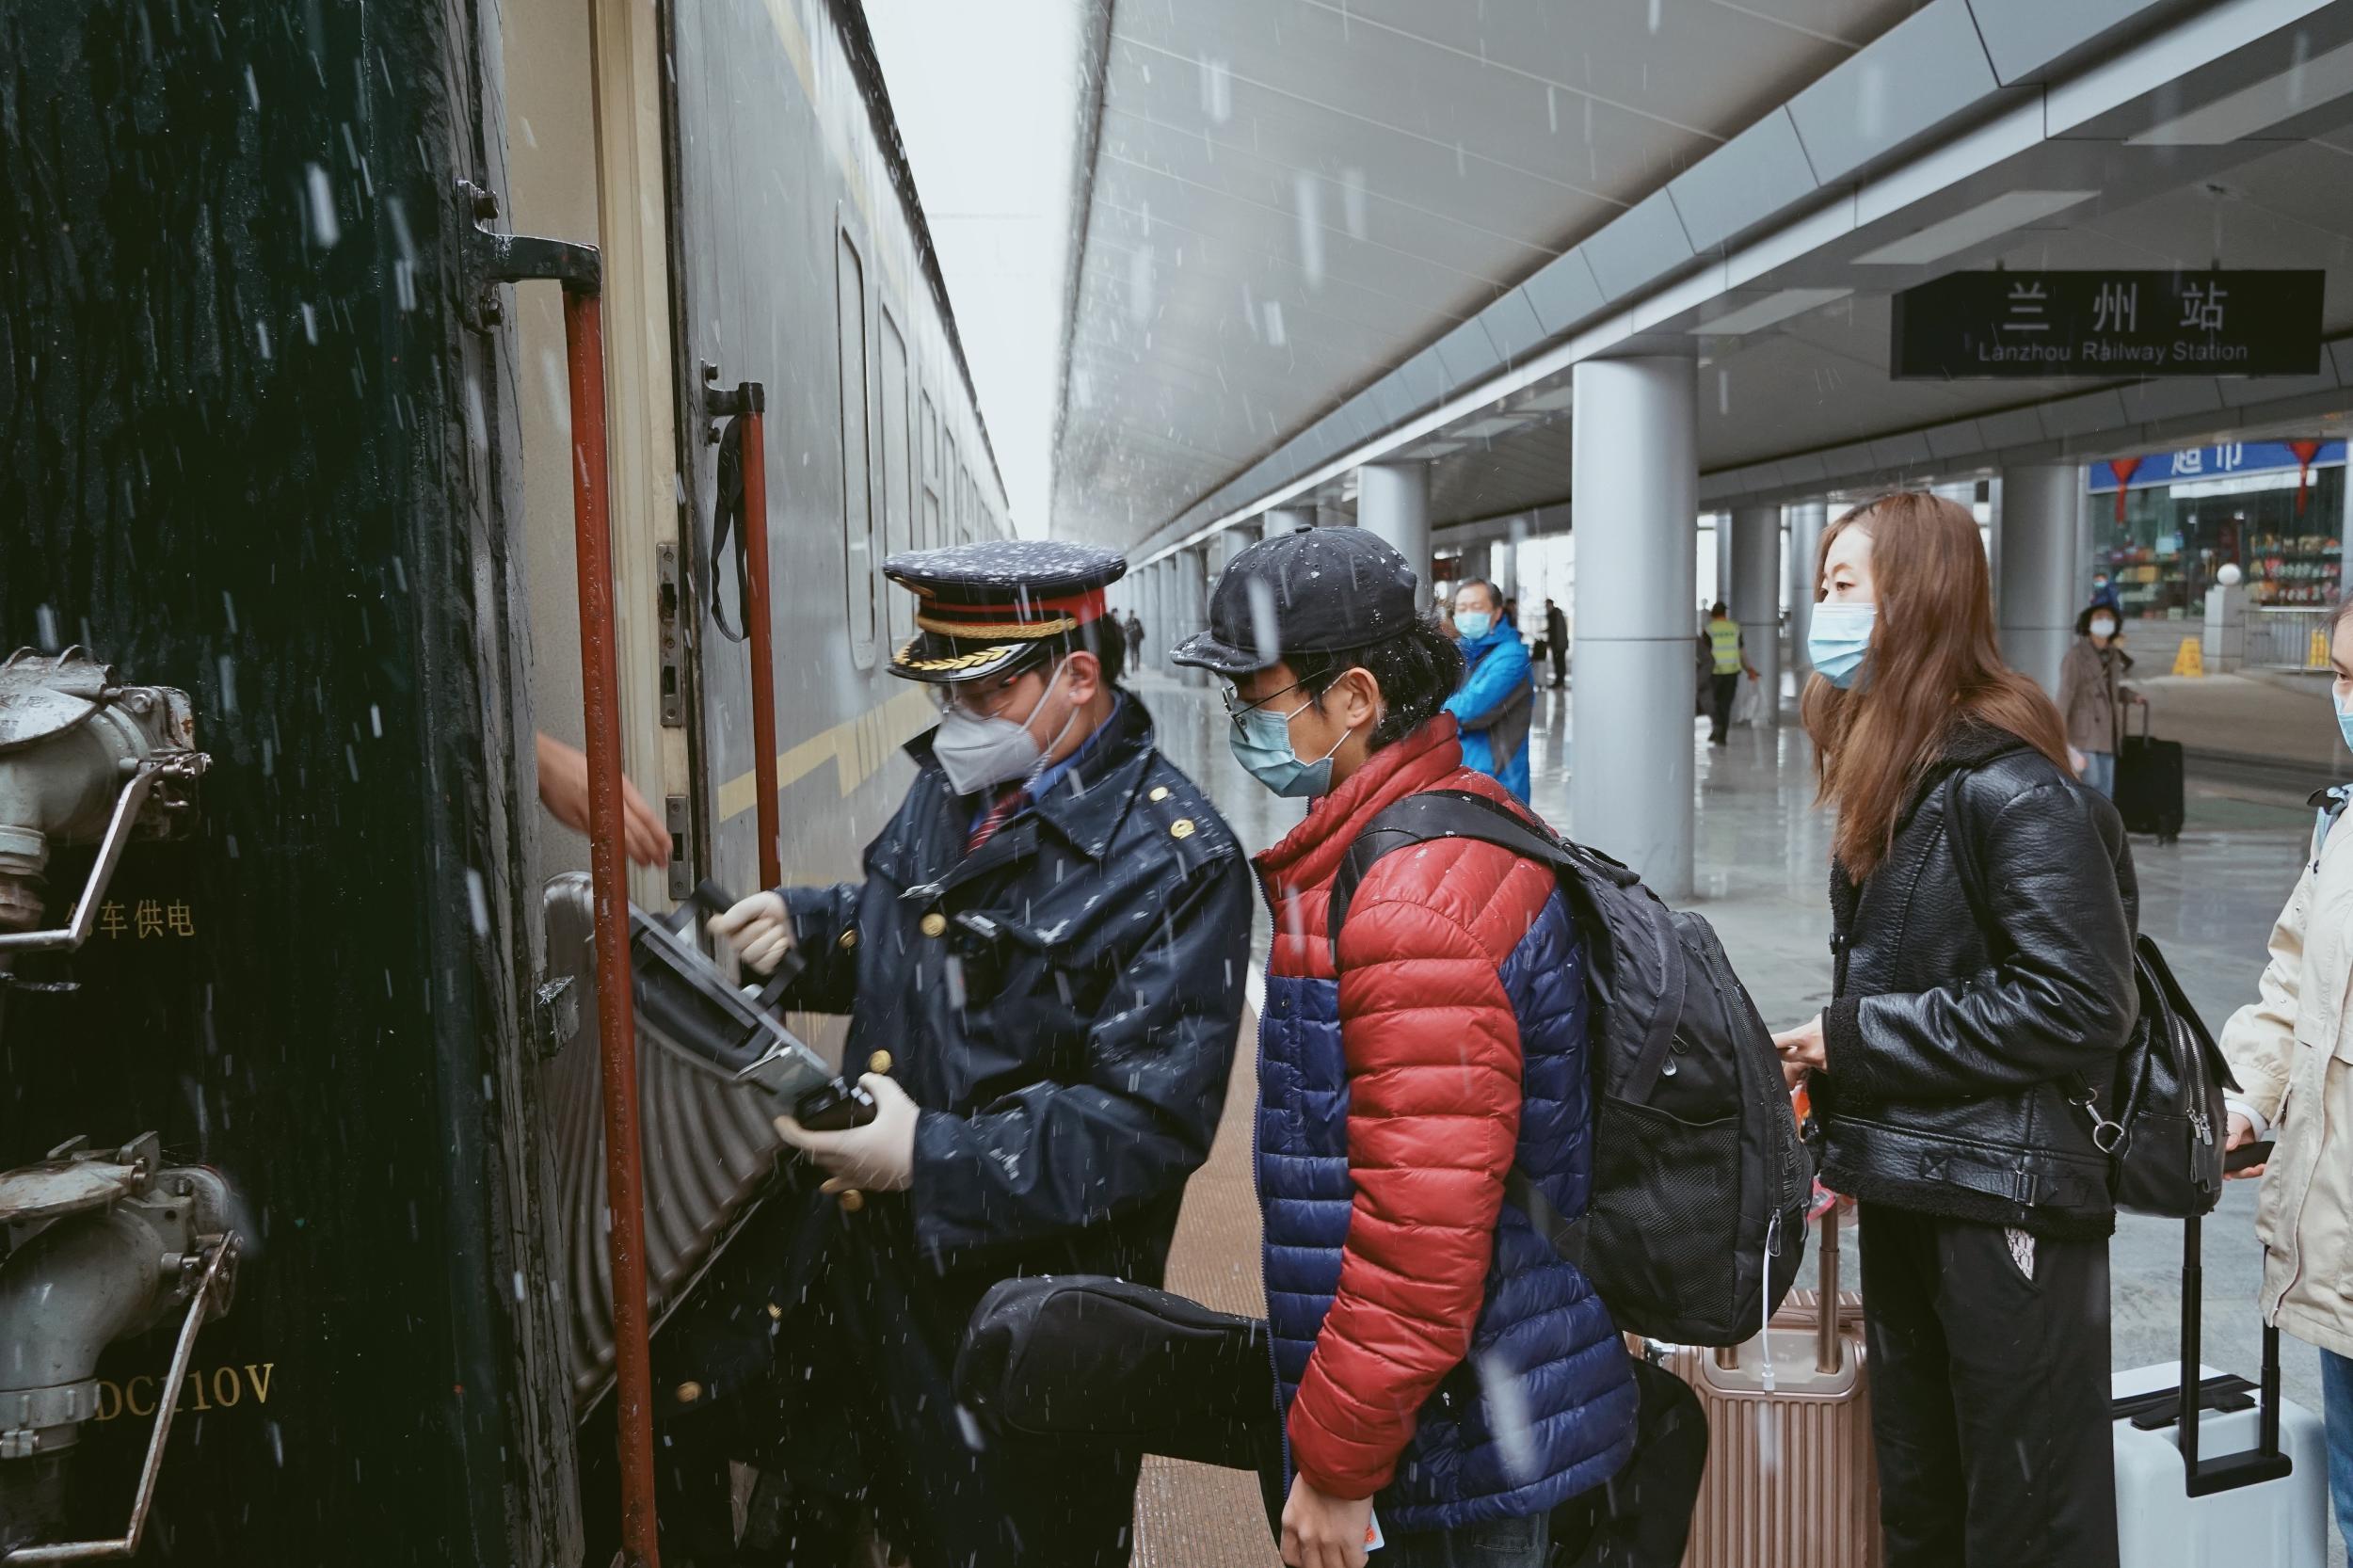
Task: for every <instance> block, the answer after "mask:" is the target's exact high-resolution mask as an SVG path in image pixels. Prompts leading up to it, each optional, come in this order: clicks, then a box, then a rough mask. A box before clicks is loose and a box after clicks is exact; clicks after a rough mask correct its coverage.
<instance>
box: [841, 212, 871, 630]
mask: <svg viewBox="0 0 2353 1568" xmlns="http://www.w3.org/2000/svg"><path fill="white" fill-rule="evenodd" d="M836 261H837V263H838V266H837V268H836V277H835V282H834V293H835V304H836V307H837V313H838V317H839V323H840V340H841V536H842V543H843V549H842V560H841V585H842V593H843V597H844V599H845V600H846V604H847V608H848V610H849V618H850V657H851V659H852V661H853V662H855V663H856V664H857V665H858V666H859V667H860V668H861V669H863V668H865V667H867V666H869V665H871V664H873V662H874V511H873V497H872V491H871V487H870V482H869V481H870V477H871V471H870V468H869V462H870V459H869V456H868V453H867V444H866V406H867V391H866V268H865V266H864V264H861V263H860V262H859V261H858V256H857V248H856V246H854V245H852V244H851V243H850V236H849V235H848V234H846V233H844V234H841V235H840V246H839V252H838V255H837V257H836Z"/></svg>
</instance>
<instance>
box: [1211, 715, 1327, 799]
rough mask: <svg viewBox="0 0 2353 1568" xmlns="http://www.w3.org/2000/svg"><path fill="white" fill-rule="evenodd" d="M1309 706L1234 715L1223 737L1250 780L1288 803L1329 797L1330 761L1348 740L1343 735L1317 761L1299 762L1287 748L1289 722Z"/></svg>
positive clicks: (1294, 751) (1289, 734)
mask: <svg viewBox="0 0 2353 1568" xmlns="http://www.w3.org/2000/svg"><path fill="white" fill-rule="evenodd" d="M1309 706H1310V704H1309V703H1306V702H1303V703H1301V704H1300V705H1299V706H1298V707H1296V708H1294V709H1292V710H1291V711H1290V712H1288V713H1271V712H1267V710H1265V709H1263V708H1246V709H1244V710H1243V711H1242V712H1239V713H1236V714H1235V715H1234V722H1233V727H1232V728H1230V729H1229V730H1227V732H1226V736H1225V740H1226V744H1229V745H1231V746H1232V747H1233V748H1234V760H1235V761H1237V762H1240V763H1241V765H1242V768H1243V769H1244V771H1246V772H1247V773H1248V774H1249V775H1250V776H1251V777H1253V778H1255V779H1257V781H1258V782H1259V783H1261V784H1263V785H1265V786H1266V787H1267V788H1268V789H1270V790H1272V791H1273V792H1275V793H1276V794H1278V795H1282V796H1284V797H1285V798H1287V799H1290V800H1306V799H1311V798H1313V797H1314V796H1317V795H1324V794H1330V793H1331V792H1332V759H1333V758H1334V757H1335V756H1336V755H1337V754H1338V752H1339V749H1340V747H1341V746H1342V745H1345V744H1348V737H1347V736H1346V735H1345V734H1343V735H1342V736H1341V737H1340V738H1339V740H1338V741H1337V742H1336V743H1335V744H1333V747H1332V749H1331V750H1330V751H1327V752H1325V753H1324V754H1323V755H1322V756H1321V757H1319V758H1317V759H1316V760H1314V761H1312V762H1303V761H1301V760H1299V753H1298V752H1297V751H1296V750H1295V749H1293V747H1292V745H1291V720H1293V719H1295V718H1297V717H1298V716H1299V715H1300V714H1302V713H1304V712H1306V711H1307V709H1308V707H1309Z"/></svg>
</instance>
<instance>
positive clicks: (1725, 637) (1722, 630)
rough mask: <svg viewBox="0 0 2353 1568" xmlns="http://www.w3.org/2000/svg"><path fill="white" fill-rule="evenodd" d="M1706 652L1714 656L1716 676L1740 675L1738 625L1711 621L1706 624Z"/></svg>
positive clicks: (1729, 622)
mask: <svg viewBox="0 0 2353 1568" xmlns="http://www.w3.org/2000/svg"><path fill="white" fill-rule="evenodd" d="M1707 647H1708V651H1709V652H1710V653H1712V654H1714V655H1715V659H1716V673H1717V674H1718V675H1737V674H1739V673H1740V623H1739V622H1738V621H1733V620H1711V621H1709V622H1708V623H1707Z"/></svg>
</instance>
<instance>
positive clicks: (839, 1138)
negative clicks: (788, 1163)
mask: <svg viewBox="0 0 2353 1568" xmlns="http://www.w3.org/2000/svg"><path fill="white" fill-rule="evenodd" d="M857 1081H858V1086H859V1087H860V1088H862V1089H864V1090H865V1091H866V1092H867V1093H868V1094H870V1095H872V1096H874V1119H873V1120H872V1121H871V1122H869V1123H867V1124H866V1125H865V1126H864V1127H854V1128H850V1129H849V1130H848V1131H846V1132H811V1131H809V1130H808V1128H805V1127H803V1126H802V1125H801V1124H800V1123H799V1122H797V1121H795V1120H793V1119H792V1117H790V1116H778V1117H777V1118H776V1136H777V1137H779V1138H781V1139H783V1140H784V1141H785V1142H786V1143H788V1144H792V1146H793V1147H794V1148H796V1149H798V1150H800V1151H801V1152H802V1153H803V1154H805V1155H808V1157H809V1158H810V1159H811V1160H815V1161H816V1162H817V1163H818V1164H820V1165H822V1166H824V1169H825V1170H826V1172H827V1173H828V1176H827V1179H826V1181H825V1183H824V1186H823V1187H822V1188H821V1189H820V1191H822V1192H841V1191H843V1190H845V1189H847V1188H851V1187H862V1188H864V1189H865V1190H866V1191H868V1192H905V1191H906V1190H907V1188H908V1187H909V1186H911V1185H913V1183H914V1181H915V1119H916V1115H917V1111H916V1107H915V1102H914V1101H913V1100H911V1099H909V1098H907V1092H906V1091H905V1090H904V1089H902V1088H900V1087H899V1080H897V1079H894V1078H886V1077H885V1076H883V1075H882V1074H881V1073H868V1074H867V1075H866V1076H865V1077H863V1078H861V1079H859V1080H857Z"/></svg>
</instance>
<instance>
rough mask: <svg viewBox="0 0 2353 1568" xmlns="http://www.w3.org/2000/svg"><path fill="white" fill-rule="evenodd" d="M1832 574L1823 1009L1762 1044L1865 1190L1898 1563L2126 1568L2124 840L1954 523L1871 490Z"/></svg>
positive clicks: (2129, 916) (1963, 523)
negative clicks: (2119, 1319)
mask: <svg viewBox="0 0 2353 1568" xmlns="http://www.w3.org/2000/svg"><path fill="white" fill-rule="evenodd" d="M1817 563H1818V564H1817V568H1816V572H1817V576H1816V581H1817V584H1818V587H1817V590H1816V592H1817V603H1816V604H1815V606H1814V613H1813V617H1812V620H1811V624H1810V628H1809V631H1808V634H1807V638H1806V643H1807V652H1808V654H1809V655H1810V657H1811V660H1812V663H1813V665H1814V670H1815V674H1814V678H1813V679H1812V680H1809V681H1808V682H1807V683H1806V689H1805V697H1804V702H1803V705H1802V712H1803V716H1804V720H1805V728H1806V731H1807V733H1808V734H1809V735H1810V736H1811V737H1812V738H1813V741H1814V746H1815V769H1816V773H1817V778H1818V780H1819V784H1820V795H1821V798H1822V800H1823V802H1824V803H1826V804H1832V805H1834V806H1835V807H1836V808H1837V811H1838V819H1837V824H1836V827H1835V830H1834V832H1833V838H1832V862H1831V878H1830V904H1831V927H1832V937H1831V952H1832V954H1833V969H1832V995H1833V998H1834V1000H1833V1001H1832V1002H1831V1004H1830V1005H1829V1006H1828V1007H1827V1008H1825V1009H1823V1011H1822V1012H1821V1013H1820V1014H1818V1015H1817V1016H1815V1017H1813V1018H1810V1019H1808V1020H1807V1021H1806V1022H1805V1023H1803V1024H1801V1025H1799V1026H1798V1027H1797V1028H1795V1029H1792V1030H1788V1031H1785V1032H1782V1033H1780V1034H1776V1035H1775V1036H1774V1037H1773V1043H1774V1044H1775V1046H1776V1047H1778V1048H1780V1050H1781V1053H1782V1060H1783V1064H1784V1068H1785V1071H1786V1072H1787V1073H1788V1074H1789V1075H1790V1077H1791V1079H1792V1080H1793V1081H1796V1080H1804V1079H1806V1078H1808V1077H1809V1076H1810V1078H1811V1092H1812V1103H1813V1107H1814V1113H1815V1119H1816V1128H1810V1129H1809V1133H1810V1134H1811V1136H1810V1137H1809V1140H1808V1141H1809V1142H1810V1143H1815V1144H1816V1146H1817V1147H1818V1148H1819V1149H1820V1150H1821V1151H1822V1153H1821V1159H1822V1181H1823V1184H1824V1185H1825V1186H1827V1187H1829V1188H1830V1189H1832V1190H1833V1192H1842V1193H1846V1194H1849V1195H1850V1196H1853V1197H1855V1198H1858V1199H1860V1200H1861V1205H1862V1216H1861V1218H1862V1228H1863V1236H1864V1243H1863V1303H1864V1323H1865V1340H1866V1350H1867V1356H1868V1365H1869V1367H1870V1368H1871V1430H1872V1437H1873V1440H1874V1444H1875V1447H1876V1448H1877V1450H1878V1456H1879V1479H1880V1524H1881V1530H1882V1532H1883V1534H1884V1537H1885V1544H1886V1556H1885V1562H1886V1564H1887V1568H1930V1565H1934V1568H2116V1562H2117V1542H2116V1472H2115V1463H2114V1454H2113V1451H2112V1448H2111V1446H2110V1441H2109V1432H2108V1427H2109V1410H2108V1237H2109V1235H2110V1234H2111V1233H2112V1232H2113V1231H2114V1230H2115V1228H2116V1209H2115V1205H2114V1203H2113V1201H2112V1200H2111V1198H2110V1196H2109V1192H2108V1160H2107V1156H2106V1154H2105V1153H2104V1152H2103V1150H2102V1148H2101V1146H2100V1145H2099V1144H2097V1143H2095V1142H2094V1141H2093V1137H2092V1127H2091V1123H2090V1120H2089V1116H2088V1115H2087V1114H2086V1113H2085V1112H2084V1111H2083V1110H2082V1109H2081V1108H2080V1107H2079V1106H2078V1105H2077V1104H2075V1103H2074V1102H2073V1097H2072V1095H2073V1087H2074V1086H2075V1085H2078V1084H2081V1083H2083V1082H2085V1081H2087V1080H2089V1081H2090V1082H2093V1083H2105V1082H2107V1081H2109V1080H2110V1079H2111V1078H2112V1077H2113V1076H2114V1074H2115V1068H2116V1057H2117V1053H2118V1052H2119V1051H2121V1049H2122V1048H2124V1045H2125V1042H2126V1041H2127V1039H2128V1038H2129V1037H2130V1036H2131V1033H2132V1030H2133V1023H2134V1018H2135V1016H2136V1014H2137V1011H2138V1003H2139V997H2138V992H2137V988H2136V986H2135V984H2134V979H2133V933H2134V925H2135V921H2136V919H2137V907H2138V891H2137V884H2136V883H2135V881H2134V877H2133V861H2132V852H2131V850H2130V849H2129V848H2128V847H2127V846H2126V843H2125V839H2124V824H2123V823H2122V821H2121V819H2120V818H2119V817H2118V816H2117V814H2116V808H2114V807H2113V806H2110V805H2109V804H2108V803H2107V802H2106V801H2105V800H2103V799H2101V798H2100V796H2098V795H2097V794H2095V793H2093V792H2091V791H2089V790H2088V789H2086V788H2084V787H2083V786H2082V785H2081V784H2079V783H2078V782H2077V781H2076V780H2075V778H2074V776H2073V773H2072V772H2071V771H2070V770H2069V769H2068V766H2067V738H2066V730H2065V728H2064V726H2063V725H2062V724H2061V722H2060V720H2059V715H2058V711H2057V708H2056V707H2054V706H2053V704H2052V702H2051V699H2050V698H2049V697H2048V696H2044V695H2043V693H2042V689H2041V687H2039V686H2037V685H2036V684H2035V683H2034V682H2033V681H2032V680H2028V679H2027V678H2026V677H2025V676H2023V675H2021V674H2019V673H2018V672H2017V671H2016V670H2013V669H2011V668H2009V666H2008V665H2007V664H2003V663H2002V656H2001V652H2000V649H1999V648H1998V646H1997V644H1996V642H1995V639H1994V633H1993V600H1992V595H1991V592H1990V589H1989V584H1988V582H1987V575H1986V563H1985V551H1984V549H1983V547H1982V545H1981V544H1980V542H1979V540H1978V536H1977V523H1976V522H1975V521H1974V520H1972V519H1971V517H1970V515H1969V513H1968V511H1967V510H1966V509H1965V508H1963V507H1961V506H1959V505H1956V504H1953V503H1952V502H1949V501H1945V500H1942V499H1940V498H1938V497H1936V496H1932V495H1922V494H1916V493H1915V494H1900V495H1891V496H1887V497H1884V498H1882V499H1881V500H1879V501H1875V502H1870V503H1867V504H1864V505H1862V506H1858V507H1856V508H1855V509H1854V510H1852V511H1850V512H1849V513H1848V514H1847V515H1846V516H1844V517H1842V518H1840V519H1839V520H1837V521H1836V522H1835V523H1833V524H1832V525H1831V527H1830V528H1828V529H1827V530H1825V531H1824V533H1823V535H1822V543H1821V554H1820V555H1819V556H1818V557H1817ZM1817 1138H1818V1142H1817V1141H1816V1140H1817Z"/></svg>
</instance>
